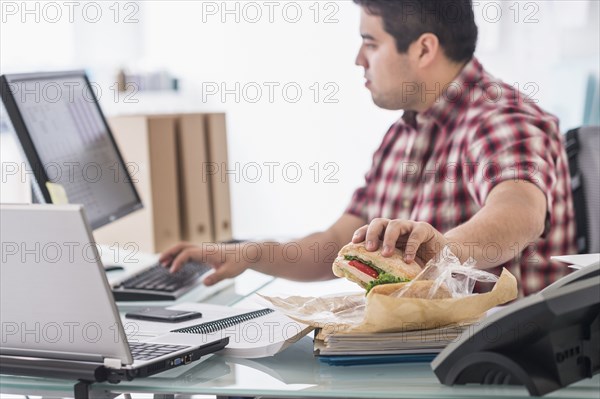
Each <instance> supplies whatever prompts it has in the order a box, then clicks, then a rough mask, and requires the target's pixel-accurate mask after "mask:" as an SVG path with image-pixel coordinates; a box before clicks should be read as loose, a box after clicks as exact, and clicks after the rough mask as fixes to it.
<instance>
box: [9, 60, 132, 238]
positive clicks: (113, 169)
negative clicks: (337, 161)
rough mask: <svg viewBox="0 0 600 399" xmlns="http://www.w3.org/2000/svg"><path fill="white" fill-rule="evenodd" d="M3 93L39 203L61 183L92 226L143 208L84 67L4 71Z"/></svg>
mask: <svg viewBox="0 0 600 399" xmlns="http://www.w3.org/2000/svg"><path fill="white" fill-rule="evenodd" d="M0 94H1V96H2V101H3V103H4V105H5V108H6V112H7V113H8V115H9V117H10V119H11V122H12V124H13V127H14V130H15V133H16V135H17V137H18V139H19V142H20V143H21V147H22V149H23V154H24V156H25V158H26V161H27V163H28V166H29V168H30V170H31V172H32V174H33V176H34V177H35V179H34V182H33V195H34V201H35V202H39V203H52V202H53V200H52V195H51V189H52V187H57V186H52V185H49V184H48V183H51V184H54V185H60V186H62V187H63V188H64V191H65V192H66V195H67V198H68V201H69V202H70V203H74V204H82V205H83V206H84V209H85V213H86V215H87V217H88V220H89V224H90V226H91V227H92V229H97V228H99V227H101V226H103V225H105V224H107V223H110V222H112V221H114V220H116V219H118V218H120V217H123V216H125V215H127V214H129V213H131V212H133V211H135V210H137V209H140V208H142V202H141V200H140V197H139V195H138V193H137V191H136V189H135V187H134V185H133V183H132V180H131V176H130V174H129V171H128V169H127V167H126V165H125V163H124V161H123V158H122V156H121V154H120V152H119V149H118V147H117V145H116V143H115V140H114V137H113V135H112V133H111V131H110V128H109V126H108V124H107V123H106V119H105V118H104V115H103V114H102V111H101V109H100V105H99V103H98V98H97V96H96V93H95V91H94V89H93V88H92V85H91V84H90V81H89V79H88V78H87V76H86V74H85V72H84V71H72V72H58V73H30V74H14V75H2V76H0ZM49 187H50V188H49ZM59 191H60V190H59Z"/></svg>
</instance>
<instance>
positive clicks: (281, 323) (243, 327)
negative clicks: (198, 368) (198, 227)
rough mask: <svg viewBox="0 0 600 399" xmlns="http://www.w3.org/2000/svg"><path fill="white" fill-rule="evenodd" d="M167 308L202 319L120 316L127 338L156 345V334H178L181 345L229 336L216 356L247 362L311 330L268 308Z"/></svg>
mask: <svg viewBox="0 0 600 399" xmlns="http://www.w3.org/2000/svg"><path fill="white" fill-rule="evenodd" d="M167 309H173V310H189V311H195V312H200V313H202V318H200V319H194V320H189V321H185V322H181V323H157V322H152V321H142V320H134V319H127V318H124V316H123V323H124V326H125V330H126V331H127V332H129V333H130V334H128V337H129V339H130V340H131V339H135V337H136V336H138V337H144V338H148V337H153V336H156V337H157V340H156V342H160V339H161V338H160V334H164V332H166V331H168V332H174V333H180V334H181V335H182V340H183V342H184V343H186V342H189V343H198V342H211V341H214V340H215V339H217V338H216V337H229V344H228V345H227V346H226V347H225V349H223V350H221V351H219V352H218V354H221V355H226V356H232V357H243V358H248V359H250V358H259V357H266V356H272V355H274V354H276V353H279V352H281V351H282V350H284V349H286V348H287V347H288V346H289V345H291V344H293V343H294V342H296V341H298V340H299V339H300V338H302V337H304V336H305V335H307V334H308V333H309V332H310V331H312V329H313V328H312V327H311V326H309V325H306V324H302V323H299V322H297V321H295V320H292V319H290V318H289V317H287V316H286V315H284V314H283V313H281V312H279V311H275V310H273V309H268V308H267V309H257V310H252V309H238V308H232V307H228V306H220V305H209V304H203V303H182V304H179V305H175V306H170V307H168V308H167Z"/></svg>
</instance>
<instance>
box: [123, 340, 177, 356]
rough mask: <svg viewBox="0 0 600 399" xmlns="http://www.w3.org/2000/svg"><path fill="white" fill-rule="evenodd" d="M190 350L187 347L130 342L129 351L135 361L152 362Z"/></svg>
mask: <svg viewBox="0 0 600 399" xmlns="http://www.w3.org/2000/svg"><path fill="white" fill-rule="evenodd" d="M185 348H189V346H185V345H165V344H151V343H146V342H130V343H129V350H130V351H131V356H133V358H134V359H135V360H152V359H155V358H157V357H160V356H163V355H168V354H169V353H173V352H177V351H179V350H181V349H185Z"/></svg>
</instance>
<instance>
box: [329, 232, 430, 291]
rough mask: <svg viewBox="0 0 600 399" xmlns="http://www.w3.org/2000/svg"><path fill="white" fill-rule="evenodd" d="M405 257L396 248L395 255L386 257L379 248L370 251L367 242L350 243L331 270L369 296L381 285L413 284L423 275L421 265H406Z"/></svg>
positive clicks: (343, 249)
mask: <svg viewBox="0 0 600 399" xmlns="http://www.w3.org/2000/svg"><path fill="white" fill-rule="evenodd" d="M403 258H404V254H403V253H402V251H400V250H399V249H397V248H396V249H394V253H393V254H392V256H389V257H384V256H383V255H381V250H380V249H378V250H376V251H373V252H370V251H367V249H366V248H365V246H364V243H360V244H352V243H350V244H348V245H346V246H344V247H343V248H342V249H341V250H340V252H339V253H338V257H337V258H336V259H335V261H334V262H333V266H332V270H333V274H335V275H336V276H338V277H345V278H347V279H348V280H350V281H353V282H355V283H356V284H358V285H360V286H361V287H363V288H364V289H366V290H367V293H368V292H369V291H370V290H371V289H372V288H373V287H375V286H378V285H382V284H396V283H403V282H408V281H411V280H412V279H414V278H415V277H416V276H417V275H418V274H419V273H420V272H421V267H420V266H419V265H417V264H416V263H410V264H409V263H406V262H404V260H403Z"/></svg>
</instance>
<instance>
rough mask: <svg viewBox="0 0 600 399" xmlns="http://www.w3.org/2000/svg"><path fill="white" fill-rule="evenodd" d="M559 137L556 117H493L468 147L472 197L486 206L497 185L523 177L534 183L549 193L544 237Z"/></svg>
mask: <svg viewBox="0 0 600 399" xmlns="http://www.w3.org/2000/svg"><path fill="white" fill-rule="evenodd" d="M553 140H560V135H559V129H558V124H557V122H556V120H554V119H545V120H540V119H538V118H535V117H532V116H529V115H527V114H522V113H521V114H517V113H515V114H510V113H502V114H496V115H494V116H492V117H490V118H489V119H488V120H487V121H486V122H484V123H483V125H482V126H481V127H480V128H479V129H477V130H476V133H475V137H473V138H472V139H471V141H470V142H471V145H470V146H469V147H468V148H467V150H466V153H465V154H466V155H465V158H466V159H465V165H467V166H468V168H466V170H467V173H468V174H470V175H471V176H468V179H467V181H468V184H467V185H466V187H467V190H468V191H469V194H470V196H471V197H472V198H473V200H474V201H475V202H476V203H478V205H479V206H483V205H484V204H485V201H486V199H487V196H488V195H489V193H490V192H491V191H492V189H493V188H494V187H495V186H497V185H498V184H500V183H502V182H504V181H509V180H514V181H517V180H522V181H528V182H531V183H533V184H535V185H536V186H537V187H538V188H539V189H540V190H541V191H542V192H543V193H544V195H545V196H546V201H547V209H548V212H549V213H548V216H547V218H546V229H545V231H544V236H545V235H546V233H547V230H548V229H549V226H550V224H551V217H552V215H551V213H550V210H551V209H553V207H552V205H553V201H554V198H553V197H552V192H553V190H551V188H552V187H553V186H554V184H555V183H556V181H557V176H556V169H557V168H556V159H557V157H558V154H555V153H554V152H555V151H554V149H556V147H557V146H556V145H554V144H555V143H553Z"/></svg>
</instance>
